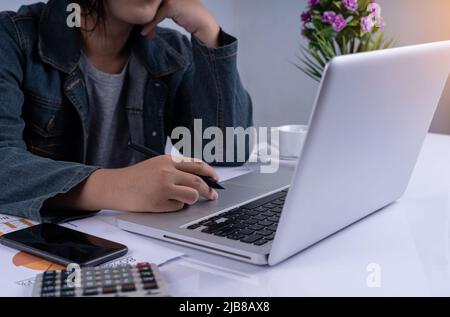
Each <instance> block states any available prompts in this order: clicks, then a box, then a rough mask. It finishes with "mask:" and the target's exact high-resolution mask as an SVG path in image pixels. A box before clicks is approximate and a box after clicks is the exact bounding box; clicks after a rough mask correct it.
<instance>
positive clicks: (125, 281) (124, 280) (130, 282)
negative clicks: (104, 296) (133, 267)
mask: <svg viewBox="0 0 450 317" xmlns="http://www.w3.org/2000/svg"><path fill="white" fill-rule="evenodd" d="M133 283H134V280H133V279H132V278H123V279H122V280H121V282H120V284H133Z"/></svg>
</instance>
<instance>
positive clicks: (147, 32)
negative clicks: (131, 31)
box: [141, 1, 172, 37]
mask: <svg viewBox="0 0 450 317" xmlns="http://www.w3.org/2000/svg"><path fill="white" fill-rule="evenodd" d="M166 18H172V16H171V9H170V7H169V6H168V5H166V1H163V2H162V5H161V7H160V8H159V9H158V11H157V12H156V15H155V17H154V18H153V20H152V21H151V22H150V23H148V24H146V25H144V28H143V29H142V31H141V35H142V36H145V37H148V36H151V35H152V34H154V31H155V29H156V27H157V26H158V24H159V23H161V22H162V21H164V20H165V19H166Z"/></svg>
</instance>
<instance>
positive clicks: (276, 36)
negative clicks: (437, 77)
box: [0, 0, 450, 133]
mask: <svg viewBox="0 0 450 317" xmlns="http://www.w3.org/2000/svg"><path fill="white" fill-rule="evenodd" d="M33 2H35V0H9V1H1V3H0V10H6V9H13V10H14V9H17V8H18V7H19V6H20V5H21V4H25V3H33ZM204 2H205V4H206V5H207V6H208V7H210V9H211V10H212V11H213V12H214V13H215V15H216V16H217V18H218V20H219V21H220V23H221V25H222V26H223V27H224V29H225V30H227V31H228V32H230V33H232V34H234V35H236V36H237V37H238V38H239V40H240V53H239V68H240V71H241V76H242V79H243V81H244V83H245V85H246V87H247V88H248V90H249V91H250V93H251V95H252V97H253V100H254V103H255V121H256V124H257V125H272V126H276V125H282V124H289V123H306V122H307V120H308V117H309V115H310V112H311V107H312V104H313V102H314V98H315V95H316V92H317V84H316V83H315V82H313V81H312V80H310V79H309V78H308V77H306V76H305V75H303V74H302V73H301V72H299V71H298V70H296V69H295V68H294V67H293V66H292V64H291V63H292V62H295V61H296V57H295V55H296V52H297V51H298V48H299V45H300V43H303V42H302V41H303V39H302V38H301V37H300V22H299V14H300V12H301V11H302V10H303V9H304V8H305V6H306V0H204ZM379 2H380V4H381V5H382V7H383V15H384V17H385V19H386V23H387V27H386V30H387V32H388V33H389V34H391V35H395V36H396V38H397V42H396V45H397V46H402V45H409V44H418V43H424V42H429V41H438V40H447V39H450V22H449V21H448V20H449V19H448V14H449V13H450V1H449V0H427V1H423V0H379ZM166 25H167V26H173V25H172V24H171V23H166ZM433 131H438V132H446V133H450V85H449V87H448V90H447V91H446V93H445V94H444V97H443V100H442V102H441V107H440V109H439V111H438V115H437V116H436V119H435V122H434V125H433Z"/></svg>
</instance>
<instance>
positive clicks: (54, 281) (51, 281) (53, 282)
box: [42, 280, 56, 287]
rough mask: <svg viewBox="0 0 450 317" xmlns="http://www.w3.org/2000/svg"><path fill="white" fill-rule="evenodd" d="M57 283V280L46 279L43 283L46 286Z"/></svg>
mask: <svg viewBox="0 0 450 317" xmlns="http://www.w3.org/2000/svg"><path fill="white" fill-rule="evenodd" d="M55 284H56V280H46V281H43V282H42V285H43V286H44V287H45V286H54V285H55Z"/></svg>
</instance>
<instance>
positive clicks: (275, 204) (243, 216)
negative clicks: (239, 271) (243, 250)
mask: <svg viewBox="0 0 450 317" xmlns="http://www.w3.org/2000/svg"><path fill="white" fill-rule="evenodd" d="M286 195H287V190H283V191H280V192H278V193H275V194H272V195H269V196H266V197H264V198H261V199H258V200H256V201H254V202H251V203H249V204H247V205H243V206H241V207H239V208H236V209H233V210H230V211H227V212H224V213H222V214H220V215H217V216H214V217H211V218H208V219H206V220H202V221H200V222H198V223H196V224H193V225H191V226H189V227H187V229H188V230H196V231H200V232H203V233H206V234H212V235H215V236H218V237H224V238H227V239H230V240H235V241H241V242H243V243H248V244H253V245H256V246H263V245H265V244H267V243H269V242H271V241H273V239H274V238H275V231H276V230H277V226H278V222H279V220H280V215H281V211H282V210H283V205H284V202H285V199H286Z"/></svg>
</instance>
